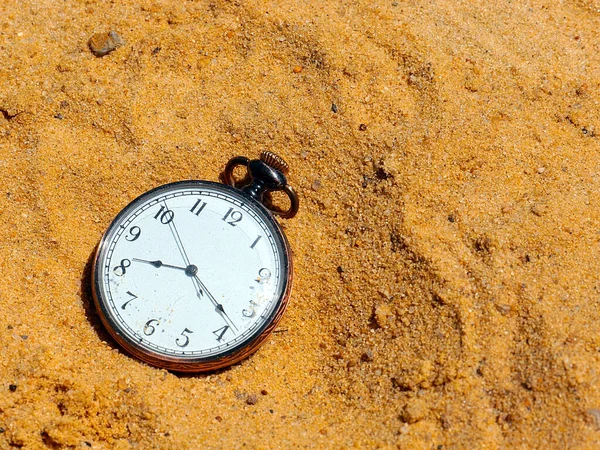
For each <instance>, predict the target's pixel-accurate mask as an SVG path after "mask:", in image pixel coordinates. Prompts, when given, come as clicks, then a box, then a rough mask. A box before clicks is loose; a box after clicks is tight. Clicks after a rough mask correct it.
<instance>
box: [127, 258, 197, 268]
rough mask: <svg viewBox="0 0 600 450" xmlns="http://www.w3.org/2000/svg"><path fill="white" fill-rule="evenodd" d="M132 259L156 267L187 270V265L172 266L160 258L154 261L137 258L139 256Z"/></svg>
mask: <svg viewBox="0 0 600 450" xmlns="http://www.w3.org/2000/svg"><path fill="white" fill-rule="evenodd" d="M132 259H133V261H135V262H141V263H145V264H150V265H151V266H154V267H156V268H157V269H158V268H159V267H168V268H169V269H178V270H184V271H187V270H188V267H179V266H173V265H171V264H165V263H163V262H162V261H160V260H156V261H148V260H146V259H139V258H132Z"/></svg>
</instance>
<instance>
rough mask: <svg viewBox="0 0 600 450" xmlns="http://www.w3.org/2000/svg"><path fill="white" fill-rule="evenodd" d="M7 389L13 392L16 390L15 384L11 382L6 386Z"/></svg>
mask: <svg viewBox="0 0 600 450" xmlns="http://www.w3.org/2000/svg"><path fill="white" fill-rule="evenodd" d="M8 390H9V391H10V392H15V391H16V390H17V385H16V384H11V385H10V386H8Z"/></svg>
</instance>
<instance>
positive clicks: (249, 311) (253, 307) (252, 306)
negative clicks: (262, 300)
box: [242, 300, 258, 317]
mask: <svg viewBox="0 0 600 450" xmlns="http://www.w3.org/2000/svg"><path fill="white" fill-rule="evenodd" d="M257 306H258V303H256V302H255V301H254V300H250V308H248V309H242V316H244V317H254V316H255V315H256V307H257Z"/></svg>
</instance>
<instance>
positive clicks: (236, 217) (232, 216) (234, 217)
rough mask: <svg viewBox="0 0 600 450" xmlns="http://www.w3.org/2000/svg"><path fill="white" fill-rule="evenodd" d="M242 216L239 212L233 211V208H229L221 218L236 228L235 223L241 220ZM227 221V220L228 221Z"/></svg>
mask: <svg viewBox="0 0 600 450" xmlns="http://www.w3.org/2000/svg"><path fill="white" fill-rule="evenodd" d="M243 217H244V216H243V215H242V213H241V212H239V211H234V210H233V208H229V210H228V211H227V212H226V213H225V215H224V216H223V220H224V221H225V222H226V223H228V224H229V225H231V226H232V227H235V226H236V223H238V222H239V221H241V220H242V219H243ZM228 219H229V220H228Z"/></svg>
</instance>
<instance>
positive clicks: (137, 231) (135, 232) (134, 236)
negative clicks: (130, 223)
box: [125, 226, 142, 242]
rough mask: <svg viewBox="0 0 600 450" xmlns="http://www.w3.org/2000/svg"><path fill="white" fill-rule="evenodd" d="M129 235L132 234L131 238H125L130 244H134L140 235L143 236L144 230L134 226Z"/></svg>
mask: <svg viewBox="0 0 600 450" xmlns="http://www.w3.org/2000/svg"><path fill="white" fill-rule="evenodd" d="M129 233H130V234H131V236H125V239H126V240H128V241H129V242H133V241H135V240H136V239H137V238H139V237H140V234H142V229H141V228H140V227H137V226H134V227H131V228H130V229H129Z"/></svg>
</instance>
